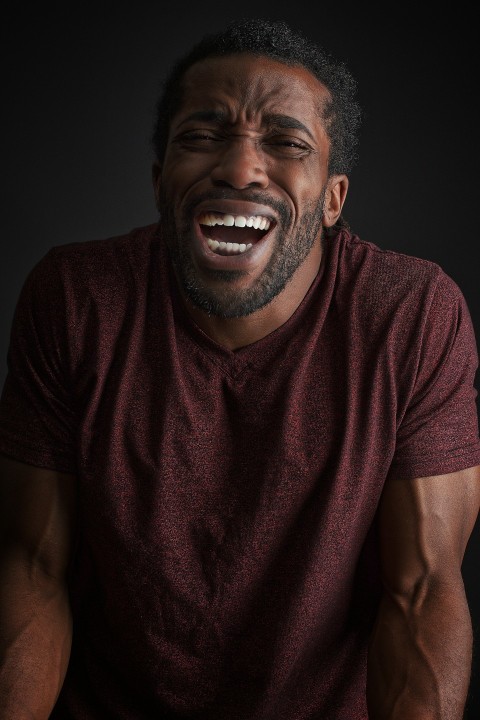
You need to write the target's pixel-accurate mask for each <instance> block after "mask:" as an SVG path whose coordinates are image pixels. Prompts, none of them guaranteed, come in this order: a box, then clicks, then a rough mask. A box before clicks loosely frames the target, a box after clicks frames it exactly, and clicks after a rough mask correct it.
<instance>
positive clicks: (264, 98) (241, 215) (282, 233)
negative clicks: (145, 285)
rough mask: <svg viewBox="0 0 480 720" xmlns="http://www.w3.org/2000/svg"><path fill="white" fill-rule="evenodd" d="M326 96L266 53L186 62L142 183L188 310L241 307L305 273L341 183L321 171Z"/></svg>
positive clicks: (331, 218)
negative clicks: (176, 102)
mask: <svg viewBox="0 0 480 720" xmlns="http://www.w3.org/2000/svg"><path fill="white" fill-rule="evenodd" d="M327 99H328V92H327V90H326V89H325V88H324V86H323V85H322V84H321V83H320V82H319V81H318V80H317V79H316V78H315V77H314V76H313V75H311V74H310V73H309V72H308V71H307V70H305V69H304V68H299V67H289V66H287V65H284V64H283V63H279V62H276V61H274V60H271V59H269V58H264V57H262V58H259V57H255V56H251V55H233V56H228V57H224V58H210V59H208V60H204V61H202V62H199V63H197V64H196V65H194V66H192V67H191V68H190V69H189V70H188V71H187V73H186V75H185V77H184V82H183V101H182V104H181V107H180V109H179V111H178V112H177V113H176V115H175V116H174V118H173V119H172V122H171V127H170V134H169V138H168V143H167V149H166V154H165V158H164V162H163V165H162V167H158V166H156V167H155V168H154V182H155V191H156V196H157V202H158V206H159V209H160V215H161V225H162V231H163V234H164V238H165V241H166V242H167V245H168V249H169V253H170V256H171V259H172V262H173V265H174V269H175V274H176V277H177V281H178V282H179V284H180V287H181V289H182V291H183V293H184V295H185V296H186V297H187V298H188V299H189V300H190V301H191V302H192V303H193V304H194V305H195V306H196V307H197V308H200V309H202V310H204V311H205V312H207V313H208V314H209V315H216V316H219V317H224V318H228V317H241V316H246V315H250V314H252V313H254V312H256V311H257V310H260V309H261V308H263V307H265V306H266V305H268V303H270V302H271V301H272V300H273V299H274V298H276V297H277V296H279V295H280V294H281V293H282V292H283V291H284V289H285V287H286V286H287V284H288V283H289V282H290V281H291V280H292V278H293V277H294V276H295V279H296V281H297V282H300V283H301V282H302V278H303V277H305V279H307V278H308V285H309V284H310V283H311V279H312V277H314V274H315V273H316V271H318V267H319V264H320V258H321V236H322V227H323V226H327V225H333V223H334V222H335V220H336V219H337V217H338V215H339V214H340V211H341V206H342V204H343V200H344V197H345V193H346V178H344V176H338V177H334V178H330V179H329V178H328V170H327V168H328V152H329V141H328V137H327V134H326V131H325V129H324V126H323V122H322V106H323V104H324V102H325V101H326V100H327ZM339 178H340V181H339ZM312 271H313V275H312ZM305 281H306V280H305ZM307 290H308V286H307V287H306V288H305V292H306V291H307Z"/></svg>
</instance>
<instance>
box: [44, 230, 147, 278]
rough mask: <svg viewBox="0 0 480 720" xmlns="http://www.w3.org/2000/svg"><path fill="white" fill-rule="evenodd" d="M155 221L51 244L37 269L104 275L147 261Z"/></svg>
mask: <svg viewBox="0 0 480 720" xmlns="http://www.w3.org/2000/svg"><path fill="white" fill-rule="evenodd" d="M156 233H157V225H156V224H153V225H147V226H145V227H139V228H134V229H133V230H131V231H130V232H129V233H126V234H123V235H116V236H112V237H109V238H105V239H98V240H87V241H83V242H74V243H66V244H63V245H56V246H54V247H52V248H51V249H50V250H49V251H48V252H47V253H46V255H45V256H44V257H43V258H42V259H41V260H40V262H39V263H38V265H37V268H38V269H37V268H35V269H36V270H37V272H38V273H41V272H48V271H51V270H52V271H53V270H54V269H56V270H57V272H59V273H60V274H62V275H63V276H68V275H71V276H72V279H73V278H77V279H78V278H80V277H82V276H83V275H85V273H86V276H87V277H88V278H99V279H106V278H107V277H108V276H110V275H113V274H115V273H121V272H122V271H125V270H126V269H127V268H128V267H129V266H132V265H133V266H134V267H137V266H138V264H139V263H140V264H141V263H142V261H144V262H145V261H148V258H149V254H150V251H151V247H152V244H153V242H154V241H155V238H156Z"/></svg>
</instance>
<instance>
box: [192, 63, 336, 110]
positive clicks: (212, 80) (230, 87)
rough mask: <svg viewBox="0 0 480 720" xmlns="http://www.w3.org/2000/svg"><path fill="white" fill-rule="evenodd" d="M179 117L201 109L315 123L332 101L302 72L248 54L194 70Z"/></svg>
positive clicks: (311, 78)
mask: <svg viewBox="0 0 480 720" xmlns="http://www.w3.org/2000/svg"><path fill="white" fill-rule="evenodd" d="M182 85H183V89H182V101H181V104H180V110H179V112H180V113H183V112H188V111H190V110H192V109H198V108H199V107H201V108H202V109H203V108H210V107H212V106H215V107H221V109H222V110H225V111H227V112H228V111H229V110H230V111H231V112H232V113H234V114H235V115H236V114H237V113H238V110H239V108H241V109H242V110H243V112H244V113H245V114H246V115H247V117H248V116H252V117H255V116H256V115H257V114H261V113H262V112H266V111H268V112H270V113H282V112H287V111H288V114H289V115H293V116H300V115H302V116H303V117H304V118H307V119H311V120H312V121H313V119H314V118H317V119H319V118H320V117H321V115H322V110H323V107H324V105H325V102H326V101H327V100H328V99H329V97H330V95H329V92H328V90H327V88H326V87H325V86H324V85H322V83H321V82H320V81H319V80H317V78H316V77H315V76H314V75H312V73H310V72H309V71H308V70H306V69H305V68H304V67H300V66H290V65H286V64H284V63H282V62H279V61H277V60H273V59H271V58H268V57H257V56H255V55H249V54H239V55H229V56H226V57H220V58H217V57H216V58H207V59H206V60H202V61H200V62H198V63H196V64H195V65H192V67H190V68H189V69H188V70H187V72H186V73H185V76H184V78H183V83H182Z"/></svg>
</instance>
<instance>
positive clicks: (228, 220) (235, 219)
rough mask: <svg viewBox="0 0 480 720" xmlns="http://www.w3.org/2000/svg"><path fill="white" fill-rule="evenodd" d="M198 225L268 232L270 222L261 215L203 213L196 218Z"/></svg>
mask: <svg viewBox="0 0 480 720" xmlns="http://www.w3.org/2000/svg"><path fill="white" fill-rule="evenodd" d="M198 222H199V223H200V225H210V226H213V225H226V226H228V227H233V225H235V227H253V228H255V230H268V228H269V227H270V220H269V219H268V218H266V217H262V216H261V215H255V216H254V217H245V215H219V214H215V215H214V214H213V213H204V214H203V215H200V217H199V218H198Z"/></svg>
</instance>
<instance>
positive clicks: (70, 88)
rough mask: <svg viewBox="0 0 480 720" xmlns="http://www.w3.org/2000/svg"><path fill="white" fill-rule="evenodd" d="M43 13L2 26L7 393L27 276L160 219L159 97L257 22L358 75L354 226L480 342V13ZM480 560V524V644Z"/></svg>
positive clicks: (280, 9) (307, 9)
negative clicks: (217, 35) (192, 61)
mask: <svg viewBox="0 0 480 720" xmlns="http://www.w3.org/2000/svg"><path fill="white" fill-rule="evenodd" d="M38 5H40V7H38V6H37V7H36V8H35V9H32V8H30V7H28V5H26V4H20V3H19V4H18V5H16V6H15V7H11V8H10V11H9V12H8V13H7V15H6V16H4V20H3V28H2V43H1V44H2V48H3V52H4V59H3V63H2V67H3V73H4V75H5V77H4V82H3V85H2V86H3V87H4V89H5V99H6V103H5V105H4V110H3V121H4V131H3V137H2V139H3V141H4V145H5V147H4V152H3V154H2V170H3V177H4V188H3V196H4V209H3V218H4V239H3V241H2V254H1V257H2V262H1V283H0V291H1V308H2V311H1V326H0V383H1V384H3V380H4V377H5V372H6V352H7V344H8V333H9V328H10V323H11V319H12V315H13V310H14V306H15V302H16V299H17V296H18V293H19V291H20V288H21V285H22V283H23V280H24V278H25V276H26V274H27V272H28V271H29V270H30V269H31V267H32V266H33V265H34V264H35V262H36V261H37V260H38V259H40V257H41V256H42V255H43V254H44V253H45V252H46V251H47V250H48V249H49V248H50V247H51V246H52V245H58V244H62V243H67V242H72V241H78V240H80V241H81V240H91V239H97V238H102V237H108V236H111V235H115V234H118V233H123V232H126V231H128V230H130V229H131V228H132V227H135V226H139V225H144V224H148V223H150V222H153V221H155V220H156V210H155V206H154V202H153V193H152V190H151V182H150V167H151V162H152V153H151V149H150V144H149V142H150V134H151V127H152V122H153V111H154V106H155V101H156V98H157V95H158V89H159V83H160V81H161V79H162V78H163V77H164V75H165V73H166V72H167V71H168V69H169V68H170V66H171V64H172V63H173V61H174V60H175V59H176V58H177V57H178V56H179V55H180V54H182V53H183V52H185V51H186V50H187V49H188V48H189V47H190V46H191V44H192V43H193V42H194V41H196V40H197V39H198V38H199V36H200V35H203V34H204V33H205V32H211V31H216V30H218V29H220V28H222V27H224V25H225V24H226V23H227V22H228V21H230V20H231V19H234V18H238V17H245V16H253V17H268V18H273V19H281V20H286V21H287V22H289V23H290V24H292V25H293V26H294V27H295V28H297V29H298V30H300V31H302V32H303V33H305V34H307V35H308V36H309V37H311V38H312V39H313V40H316V41H317V42H320V43H321V44H323V45H325V46H326V48H327V49H328V50H329V51H330V52H331V53H333V54H334V55H336V56H337V57H339V58H340V59H342V60H344V61H345V62H346V63H347V65H348V66H349V67H350V69H351V71H352V72H353V74H354V76H355V77H356V78H357V80H358V82H359V96H360V100H361V103H362V105H363V108H364V111H365V119H364V125H363V129H362V133H361V146H360V159H359V163H358V165H357V167H356V168H355V170H354V172H353V173H352V175H351V185H350V190H349V196H348V199H347V202H346V206H345V215H346V217H347V218H348V219H349V221H350V224H351V225H352V228H353V230H354V231H355V232H356V233H357V234H359V235H360V236H361V237H362V238H363V239H364V240H369V241H371V242H374V243H376V244H377V245H380V246H381V247H384V248H391V249H395V250H399V251H401V252H406V253H409V254H412V255H416V256H418V257H423V258H427V259H429V260H433V261H435V262H437V263H439V264H440V265H441V266H442V267H443V269H444V270H445V271H446V272H447V273H448V274H449V275H450V276H451V277H452V278H453V279H454V280H455V281H456V282H457V283H458V284H459V286H460V287H461V289H462V291H463V293H464V295H465V297H466V300H467V303H468V305H469V307H470V312H471V315H472V319H473V322H474V326H475V329H476V333H477V338H478V337H479V334H480V333H479V328H480V296H479V292H478V287H479V285H478V272H479V262H478V260H479V253H478V240H479V237H478V230H477V222H476V220H477V217H476V215H477V213H476V210H477V205H478V199H477V196H478V190H479V188H478V183H477V168H478V162H479V143H478V116H477V114H476V94H477V93H478V71H477V43H478V39H477V37H476V35H475V28H476V23H475V22H474V18H473V16H472V15H471V12H473V11H470V12H469V11H468V10H467V9H466V8H465V7H463V5H461V4H459V3H456V4H455V6H454V7H453V9H452V13H454V15H449V14H446V13H442V12H440V11H439V10H435V11H434V12H432V13H430V14H427V13H426V14H423V15H422V14H419V13H421V11H420V10H419V8H420V3H418V4H417V5H418V7H416V6H413V7H404V6H398V7H397V6H396V5H395V4H389V5H388V6H387V5H385V7H387V8H388V10H387V9H384V10H382V9H381V7H382V6H381V7H380V9H379V8H377V9H376V10H373V9H372V10H365V9H361V10H359V9H358V8H357V9H353V10H352V9H350V8H348V7H347V6H345V7H340V6H338V7H332V5H331V3H328V4H327V3H307V2H305V0H296V1H295V2H293V3H291V4H286V3H282V2H276V3H274V2H272V1H270V2H268V3H267V2H255V3H252V2H250V3H249V2H247V3H243V4H242V5H241V6H240V5H238V4H235V5H233V4H232V3H227V2H225V3H220V2H213V1H208V0H206V1H204V2H200V3H192V4H191V5H189V6H186V5H181V4H180V3H173V4H172V5H171V6H169V7H168V9H165V7H164V6H163V4H162V3H159V2H143V3H142V2H136V3H133V2H116V3H101V2H98V3H96V4H95V5H94V4H89V3H81V4H80V3H75V2H72V3H68V4H67V3H65V4H64V5H60V4H59V3H58V4H57V3H49V4H48V7H46V8H45V7H42V6H41V5H42V4H38ZM7 7H8V6H7ZM477 387H478V385H477ZM479 546H480V530H479V523H477V526H476V529H475V532H474V535H473V536H472V538H471V540H470V543H469V546H468V549H467V554H466V558H465V562H464V577H465V584H466V590H467V596H468V599H469V602H470V606H471V609H472V616H473V622H474V628H475V633H476V637H477V643H478V640H479V639H480V589H479V586H478V581H477V576H478V567H479V563H478V550H479ZM479 654H480V652H479V651H477V652H476V659H475V664H474V675H473V679H472V686H471V693H470V700H469V705H468V708H469V709H468V712H467V715H466V717H468V718H472V719H473V718H474V717H478V716H479V714H478V713H479V709H480V689H479V685H480V666H479V657H478V656H479Z"/></svg>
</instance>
